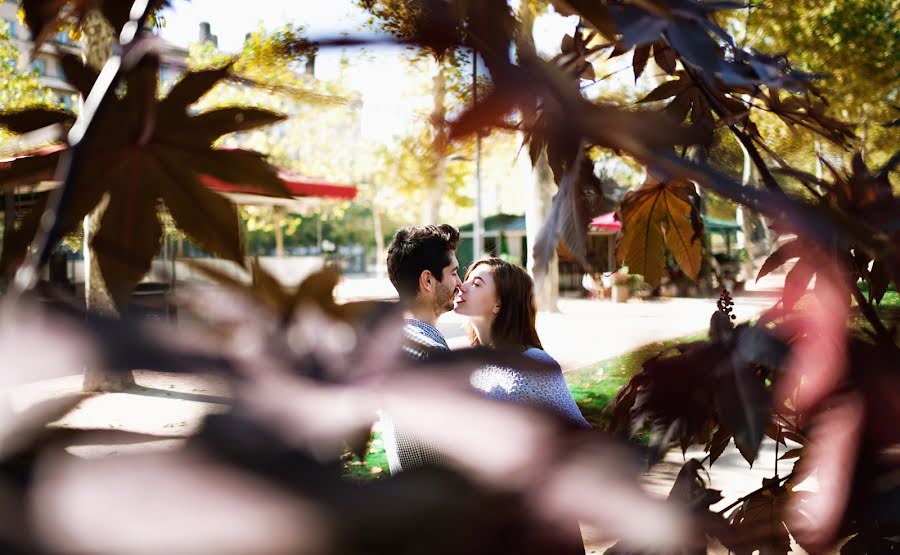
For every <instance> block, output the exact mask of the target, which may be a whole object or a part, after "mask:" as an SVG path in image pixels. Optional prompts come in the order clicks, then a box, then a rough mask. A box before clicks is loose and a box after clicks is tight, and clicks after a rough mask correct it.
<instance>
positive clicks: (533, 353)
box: [522, 347, 559, 366]
mask: <svg viewBox="0 0 900 555" xmlns="http://www.w3.org/2000/svg"><path fill="white" fill-rule="evenodd" d="M522 355H524V356H526V357H528V358H530V359H532V360H537V361H539V362H546V363H548V364H555V365H557V366H559V363H558V362H556V359H555V358H553V357H552V356H550V354H549V353H547V351H545V350H543V349H540V348H538V347H531V348H529V349H527V350H526V351H525V352H524V353H522Z"/></svg>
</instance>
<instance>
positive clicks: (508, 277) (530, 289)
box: [465, 258, 543, 349]
mask: <svg viewBox="0 0 900 555" xmlns="http://www.w3.org/2000/svg"><path fill="white" fill-rule="evenodd" d="M483 264H486V265H488V266H490V267H491V275H492V276H493V277H494V284H495V286H496V288H497V298H498V299H499V301H500V310H499V311H498V312H497V314H496V315H495V316H494V321H493V322H491V339H492V341H493V345H486V346H487V347H495V348H506V349H523V348H524V349H528V348H530V347H537V348H539V349H543V346H542V345H541V340H540V339H539V338H538V334H537V329H535V319H536V316H537V309H536V307H535V302H534V282H533V281H532V280H531V276H529V275H528V272H526V271H525V269H524V268H522V267H521V266H518V265H516V264H510V263H509V262H507V261H505V260H503V259H502V258H482V259H481V260H477V261H475V262H473V263H472V265H471V266H469V269H468V270H466V278H465V279H467V280H468V279H469V275H470V274H471V273H472V271H473V270H474V269H475V268H477V267H478V266H481V265H483ZM466 333H467V335H468V336H469V340H470V341H471V342H472V345H473V346H474V345H480V343H479V342H478V336H477V335H476V334H475V327H474V326H473V325H472V324H471V323H469V322H467V323H466Z"/></svg>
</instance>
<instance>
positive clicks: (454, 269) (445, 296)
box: [434, 251, 462, 314]
mask: <svg viewBox="0 0 900 555" xmlns="http://www.w3.org/2000/svg"><path fill="white" fill-rule="evenodd" d="M440 277H441V280H440V281H439V282H438V283H437V287H436V288H435V295H434V304H435V308H437V309H438V310H439V311H440V313H441V314H443V313H444V312H449V311H451V310H453V298H454V297H455V296H456V291H457V289H459V286H460V285H462V280H460V279H459V261H458V260H457V259H456V252H455V251H450V264H448V265H447V266H445V267H444V271H443V275H442V276H440Z"/></svg>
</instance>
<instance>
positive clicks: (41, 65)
mask: <svg viewBox="0 0 900 555" xmlns="http://www.w3.org/2000/svg"><path fill="white" fill-rule="evenodd" d="M31 67H33V68H34V69H35V71H37V73H38V75H44V74H46V73H47V63H46V62H45V61H44V60H41V59H40V58H38V59H37V60H35V61H33V62H31Z"/></svg>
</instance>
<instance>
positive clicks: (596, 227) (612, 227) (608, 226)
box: [588, 212, 622, 231]
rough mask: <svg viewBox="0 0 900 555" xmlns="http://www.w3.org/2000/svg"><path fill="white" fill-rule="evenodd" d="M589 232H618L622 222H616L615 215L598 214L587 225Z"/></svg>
mask: <svg viewBox="0 0 900 555" xmlns="http://www.w3.org/2000/svg"><path fill="white" fill-rule="evenodd" d="M588 229H590V230H591V231H619V230H620V229H622V222H620V221H618V220H616V213H615V212H609V213H607V214H600V215H599V216H597V217H596V218H594V219H593V220H591V223H590V224H588Z"/></svg>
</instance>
